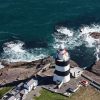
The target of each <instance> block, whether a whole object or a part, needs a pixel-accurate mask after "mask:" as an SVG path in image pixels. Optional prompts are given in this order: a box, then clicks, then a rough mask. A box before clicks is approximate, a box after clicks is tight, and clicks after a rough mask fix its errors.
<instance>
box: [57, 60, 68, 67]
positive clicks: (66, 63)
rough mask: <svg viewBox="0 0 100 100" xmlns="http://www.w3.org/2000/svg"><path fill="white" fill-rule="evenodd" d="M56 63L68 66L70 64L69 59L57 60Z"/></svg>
mask: <svg viewBox="0 0 100 100" xmlns="http://www.w3.org/2000/svg"><path fill="white" fill-rule="evenodd" d="M55 63H56V65H58V66H67V65H68V64H69V60H68V61H58V60H56V61H55Z"/></svg>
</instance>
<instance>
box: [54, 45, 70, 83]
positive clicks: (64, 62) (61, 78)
mask: <svg viewBox="0 0 100 100" xmlns="http://www.w3.org/2000/svg"><path fill="white" fill-rule="evenodd" d="M69 60H70V57H69V54H68V52H67V50H66V49H65V47H64V45H61V46H60V47H59V50H58V51H57V54H56V58H55V63H56V66H55V71H54V76H53V81H54V82H56V83H57V82H60V83H66V82H68V81H69V80H70V63H69Z"/></svg>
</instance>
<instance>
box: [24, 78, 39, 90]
mask: <svg viewBox="0 0 100 100" xmlns="http://www.w3.org/2000/svg"><path fill="white" fill-rule="evenodd" d="M37 85H38V81H37V80H34V79H33V78H32V79H31V80H29V81H28V82H26V83H25V84H24V88H26V89H27V90H28V92H30V91H31V90H32V88H34V89H35V87H36V86H37Z"/></svg>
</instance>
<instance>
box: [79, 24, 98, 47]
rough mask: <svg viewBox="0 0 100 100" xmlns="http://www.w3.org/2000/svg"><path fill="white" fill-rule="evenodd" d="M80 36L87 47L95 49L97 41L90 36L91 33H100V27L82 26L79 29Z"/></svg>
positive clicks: (93, 25)
mask: <svg viewBox="0 0 100 100" xmlns="http://www.w3.org/2000/svg"><path fill="white" fill-rule="evenodd" d="M80 30H81V32H80V36H81V37H82V38H83V41H84V42H86V46H87V47H95V42H96V41H97V40H98V39H94V38H92V37H91V36H90V33H92V32H99V33H100V26H99V25H95V24H92V25H90V26H83V27H82V28H80Z"/></svg>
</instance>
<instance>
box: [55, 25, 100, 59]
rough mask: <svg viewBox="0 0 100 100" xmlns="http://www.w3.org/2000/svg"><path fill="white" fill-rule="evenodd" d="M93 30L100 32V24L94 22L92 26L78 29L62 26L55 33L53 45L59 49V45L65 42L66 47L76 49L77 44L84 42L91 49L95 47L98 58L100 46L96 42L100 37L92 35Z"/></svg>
mask: <svg viewBox="0 0 100 100" xmlns="http://www.w3.org/2000/svg"><path fill="white" fill-rule="evenodd" d="M92 32H98V33H100V25H95V24H92V25H90V26H83V27H81V28H79V29H78V30H73V29H68V28H67V27H66V28H65V27H60V28H59V29H57V32H56V33H55V34H54V35H53V37H54V43H53V47H54V48H56V49H58V48H59V45H61V44H64V45H65V46H66V48H68V49H74V48H75V47H76V46H81V45H82V44H85V46H86V47H88V48H90V49H91V48H95V54H96V58H97V59H98V55H97V54H98V49H100V46H99V47H97V45H96V42H98V41H99V40H100V39H94V38H93V37H91V36H90V33H92ZM98 43H99V45H100V41H99V42H98ZM99 51H100V50H99ZM99 53H100V52H99ZM99 55H100V54H99Z"/></svg>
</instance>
